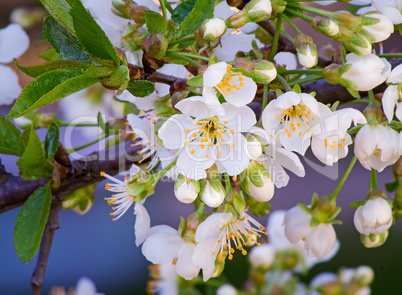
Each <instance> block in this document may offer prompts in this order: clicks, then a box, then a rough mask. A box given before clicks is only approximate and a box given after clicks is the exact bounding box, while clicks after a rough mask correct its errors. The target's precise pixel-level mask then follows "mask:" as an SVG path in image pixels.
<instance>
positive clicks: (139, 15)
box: [130, 6, 148, 26]
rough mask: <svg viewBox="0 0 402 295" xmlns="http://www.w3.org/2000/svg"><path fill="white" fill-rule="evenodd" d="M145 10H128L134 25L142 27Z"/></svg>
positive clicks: (136, 8)
mask: <svg viewBox="0 0 402 295" xmlns="http://www.w3.org/2000/svg"><path fill="white" fill-rule="evenodd" d="M147 10H148V9H147V8H146V7H145V6H135V7H134V8H132V9H131V10H130V16H131V18H132V19H133V20H134V21H135V23H136V24H138V25H140V26H142V25H143V24H145V14H146V12H147Z"/></svg>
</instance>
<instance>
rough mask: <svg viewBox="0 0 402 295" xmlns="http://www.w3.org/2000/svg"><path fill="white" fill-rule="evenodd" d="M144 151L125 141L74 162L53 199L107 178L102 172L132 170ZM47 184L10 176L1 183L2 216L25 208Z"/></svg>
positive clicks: (0, 205)
mask: <svg viewBox="0 0 402 295" xmlns="http://www.w3.org/2000/svg"><path fill="white" fill-rule="evenodd" d="M140 148H141V146H134V147H131V145H130V142H124V143H121V144H120V145H117V146H112V147H110V148H109V149H105V150H102V151H100V152H95V153H92V154H90V155H88V156H86V157H83V158H81V159H79V160H75V161H72V162H71V166H70V167H68V171H67V174H66V177H65V178H64V179H62V181H61V184H60V186H59V188H57V189H53V190H52V194H53V196H54V197H55V198H56V199H57V200H59V201H62V200H63V199H64V198H65V197H66V196H68V195H69V194H71V193H72V192H74V191H75V190H77V189H79V188H82V187H84V186H87V185H89V184H93V183H96V182H99V181H101V180H102V179H104V178H103V177H101V176H100V172H101V171H105V172H106V173H108V174H110V175H115V174H117V173H119V172H120V171H124V170H127V169H129V168H130V166H131V164H132V163H133V162H136V161H138V160H140V159H141V156H139V155H138V154H137V151H139V150H140ZM47 181H48V179H40V180H36V181H27V180H24V179H22V178H21V177H18V176H13V175H9V176H8V179H7V181H6V182H4V183H2V184H0V213H2V212H6V211H8V210H11V209H13V208H16V207H18V206H21V205H23V204H24V202H25V201H26V200H27V199H28V197H29V196H30V195H31V194H32V193H33V192H34V191H35V190H36V189H38V188H39V187H41V186H43V185H44V184H45V183H46V182H47Z"/></svg>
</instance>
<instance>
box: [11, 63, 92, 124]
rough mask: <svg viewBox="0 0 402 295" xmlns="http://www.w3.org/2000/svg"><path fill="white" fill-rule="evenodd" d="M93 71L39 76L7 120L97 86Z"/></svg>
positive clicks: (66, 69) (68, 69) (65, 70)
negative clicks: (94, 85)
mask: <svg viewBox="0 0 402 295" xmlns="http://www.w3.org/2000/svg"><path fill="white" fill-rule="evenodd" d="M91 69H92V68H90V69H88V70H86V71H83V70H82V69H76V68H64V69H58V70H54V71H51V72H47V73H44V74H42V75H40V76H38V77H37V78H36V79H35V80H33V81H31V82H30V83H29V84H28V85H26V86H25V88H24V89H23V90H22V92H21V94H20V96H19V97H18V99H17V101H16V102H15V104H14V106H13V108H12V109H11V111H10V113H9V114H8V116H7V118H16V117H20V116H22V115H24V114H26V113H29V112H31V111H33V110H35V109H37V108H40V107H42V106H44V105H47V104H50V103H52V102H55V101H57V100H59V99H60V98H63V97H66V96H68V95H70V94H73V93H75V92H77V91H79V90H81V89H84V88H87V87H89V86H91V85H93V84H95V83H96V82H98V78H97V77H96V75H94V73H93V72H94V71H96V70H97V69H94V71H91Z"/></svg>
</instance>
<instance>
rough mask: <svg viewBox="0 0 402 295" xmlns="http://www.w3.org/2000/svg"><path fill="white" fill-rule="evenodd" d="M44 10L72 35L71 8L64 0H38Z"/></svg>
mask: <svg viewBox="0 0 402 295" xmlns="http://www.w3.org/2000/svg"><path fill="white" fill-rule="evenodd" d="M40 2H42V5H43V6H44V7H45V8H46V10H47V11H48V12H49V13H50V15H51V16H53V17H54V18H55V19H56V20H57V21H58V22H59V23H60V24H62V26H63V27H65V28H66V29H67V30H68V31H69V32H70V33H71V34H73V35H74V26H73V18H72V17H71V15H70V9H71V6H70V5H69V4H68V3H67V1H65V0H40Z"/></svg>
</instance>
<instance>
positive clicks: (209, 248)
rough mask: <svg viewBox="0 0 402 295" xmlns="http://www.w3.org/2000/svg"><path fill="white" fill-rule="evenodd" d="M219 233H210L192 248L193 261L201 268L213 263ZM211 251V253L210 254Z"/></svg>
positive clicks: (208, 266)
mask: <svg viewBox="0 0 402 295" xmlns="http://www.w3.org/2000/svg"><path fill="white" fill-rule="evenodd" d="M218 238H219V233H216V234H215V235H211V236H210V237H208V238H207V239H203V240H201V241H200V242H199V243H198V244H197V245H196V246H195V248H194V253H193V263H194V265H196V266H198V267H200V268H202V269H209V268H211V267H212V268H213V267H214V265H215V259H216V256H217V255H218V251H217V250H218V249H217V247H218V243H217V241H218ZM212 253H213V254H212Z"/></svg>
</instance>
